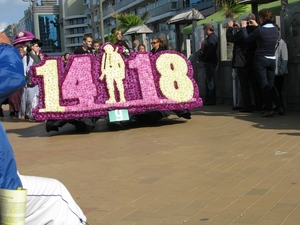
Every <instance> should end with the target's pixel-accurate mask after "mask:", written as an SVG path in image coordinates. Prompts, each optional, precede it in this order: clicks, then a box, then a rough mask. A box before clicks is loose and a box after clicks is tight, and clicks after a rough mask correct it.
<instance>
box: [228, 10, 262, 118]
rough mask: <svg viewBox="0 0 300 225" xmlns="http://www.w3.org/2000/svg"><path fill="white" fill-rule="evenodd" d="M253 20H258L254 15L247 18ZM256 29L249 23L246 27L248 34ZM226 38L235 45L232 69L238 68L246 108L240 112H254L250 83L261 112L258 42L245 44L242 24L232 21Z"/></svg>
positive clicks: (256, 105)
mask: <svg viewBox="0 0 300 225" xmlns="http://www.w3.org/2000/svg"><path fill="white" fill-rule="evenodd" d="M251 19H252V20H255V19H256V18H255V15H254V14H253V13H250V14H249V15H247V16H246V18H245V20H247V21H250V20H251ZM234 27H235V28H234ZM255 28H256V27H254V26H252V24H249V23H248V25H247V27H246V29H247V32H248V34H250V33H252V32H253V31H254V30H255ZM235 29H237V32H236V33H234V30H235ZM226 38H227V41H228V42H232V43H234V47H233V57H232V67H233V68H236V71H237V75H238V77H239V80H240V84H241V91H242V95H243V99H244V108H243V109H241V110H240V112H245V113H251V112H252V111H253V106H252V102H251V95H250V86H249V82H250V83H251V86H252V88H253V93H254V100H255V107H256V109H257V110H261V107H262V106H261V104H262V102H261V92H260V88H259V85H258V81H257V79H256V74H255V71H254V68H253V59H254V53H255V50H256V42H255V41H252V42H245V41H244V38H243V34H242V32H241V30H240V24H239V23H237V22H233V21H232V20H230V21H229V22H228V28H227V31H226Z"/></svg>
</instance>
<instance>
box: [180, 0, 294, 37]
mask: <svg viewBox="0 0 300 225" xmlns="http://www.w3.org/2000/svg"><path fill="white" fill-rule="evenodd" d="M288 1H289V4H292V3H296V2H299V0H288ZM248 7H249V10H246V13H250V12H251V5H250V4H248ZM264 8H267V9H270V10H271V11H272V13H273V14H274V15H280V10H281V0H277V1H275V2H271V3H266V4H260V5H259V6H258V10H261V9H264ZM224 19H225V17H224V14H223V12H220V11H219V12H216V13H214V14H212V15H210V16H208V17H206V18H205V19H204V20H200V21H198V22H197V26H200V25H203V24H206V23H211V22H212V21H213V22H216V23H221V22H222V21H223V20H224ZM182 33H183V34H184V35H189V34H191V33H192V25H189V26H186V27H184V28H183V29H182Z"/></svg>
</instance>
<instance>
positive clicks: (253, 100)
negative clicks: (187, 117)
mask: <svg viewBox="0 0 300 225" xmlns="http://www.w3.org/2000/svg"><path fill="white" fill-rule="evenodd" d="M258 17H259V18H258V21H257V20H256V16H255V15H254V14H253V13H250V14H248V15H247V16H246V18H244V19H243V20H242V21H241V23H238V22H236V21H234V20H233V19H232V20H229V22H228V24H227V31H226V38H227V41H228V42H231V43H233V44H234V47H233V54H232V68H233V69H234V70H235V71H236V73H237V75H238V78H239V81H240V86H241V93H242V99H243V103H244V105H243V107H241V108H239V107H234V108H233V109H234V110H236V109H239V110H240V112H242V113H252V112H253V110H258V111H261V112H262V117H274V112H278V114H279V115H284V114H285V110H284V105H283V100H282V92H283V82H284V76H285V75H287V74H288V70H287V63H288V53H287V46H286V43H285V41H284V40H283V39H282V38H281V36H280V28H279V27H278V25H276V24H275V18H274V16H273V15H272V12H271V11H270V10H269V9H262V10H260V11H259V13H258ZM203 29H204V33H205V35H206V38H205V39H204V40H203V41H202V42H201V48H200V49H199V51H198V52H197V57H198V61H199V62H203V63H204V70H205V75H206V83H205V84H206V96H205V101H204V105H215V104H216V94H215V93H216V90H215V82H214V75H215V72H216V70H217V68H218V61H219V60H218V52H219V49H218V48H219V43H218V37H217V36H216V34H215V33H214V26H213V24H211V23H208V24H205V25H204V28H203Z"/></svg>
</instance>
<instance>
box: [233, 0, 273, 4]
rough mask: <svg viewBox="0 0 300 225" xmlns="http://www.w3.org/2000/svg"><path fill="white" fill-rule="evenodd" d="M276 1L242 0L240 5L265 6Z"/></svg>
mask: <svg viewBox="0 0 300 225" xmlns="http://www.w3.org/2000/svg"><path fill="white" fill-rule="evenodd" d="M275 1H276V0H240V2H239V3H240V4H254V3H255V4H265V3H270V2H275Z"/></svg>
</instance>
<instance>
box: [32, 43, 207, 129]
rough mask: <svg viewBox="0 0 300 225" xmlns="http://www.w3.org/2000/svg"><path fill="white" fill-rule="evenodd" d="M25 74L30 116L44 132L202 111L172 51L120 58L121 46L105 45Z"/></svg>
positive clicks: (184, 62)
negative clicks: (34, 101) (33, 92)
mask: <svg viewBox="0 0 300 225" xmlns="http://www.w3.org/2000/svg"><path fill="white" fill-rule="evenodd" d="M30 73H31V79H32V82H33V83H34V84H36V85H38V87H39V98H38V105H37V107H35V108H34V109H33V116H34V119H35V120H36V121H47V123H46V129H47V131H50V130H58V129H57V127H61V126H63V125H64V124H66V123H71V124H74V125H75V127H76V129H77V130H83V129H84V127H85V125H84V124H88V123H86V122H84V119H85V118H89V119H92V120H93V123H94V122H95V121H97V120H99V119H101V118H108V121H109V122H120V121H126V120H135V119H136V118H141V117H138V116H137V115H143V114H147V113H149V112H153V111H160V112H172V111H176V110H187V109H188V110H190V109H192V108H196V107H200V106H202V100H201V98H200V97H199V89H198V86H197V84H196V82H195V81H194V79H193V67H192V65H191V62H190V61H189V60H188V59H187V58H186V57H185V56H184V55H183V54H181V53H178V52H176V51H173V50H166V51H162V52H159V53H157V54H155V55H153V54H152V53H150V52H131V53H130V55H129V56H125V55H124V53H123V48H122V47H121V46H115V45H112V44H111V43H105V44H103V45H102V46H101V49H100V52H99V54H98V55H94V54H83V55H72V56H71V57H70V58H69V60H68V63H67V65H66V66H65V67H64V65H63V62H62V60H61V58H60V57H48V58H46V59H44V60H42V61H41V62H40V63H39V64H37V65H34V66H32V67H31V71H30ZM162 115H166V116H168V115H169V114H168V113H165V114H162ZM161 118H162V117H161ZM158 119H160V118H159V117H158ZM136 120H137V119H136ZM82 121H83V122H82ZM80 124H81V125H80ZM82 125H83V126H82ZM88 125H90V124H88ZM53 128H55V129H53Z"/></svg>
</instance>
